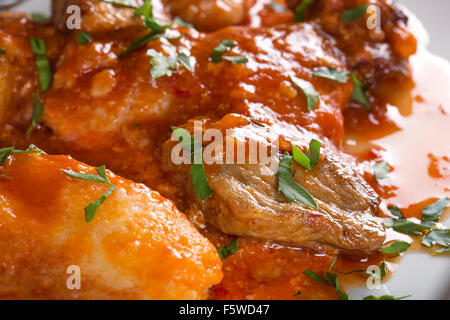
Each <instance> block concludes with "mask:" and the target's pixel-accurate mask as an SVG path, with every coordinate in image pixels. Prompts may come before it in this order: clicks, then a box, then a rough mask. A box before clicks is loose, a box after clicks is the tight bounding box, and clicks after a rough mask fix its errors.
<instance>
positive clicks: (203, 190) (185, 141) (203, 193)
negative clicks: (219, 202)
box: [172, 127, 212, 201]
mask: <svg viewBox="0 0 450 320" xmlns="http://www.w3.org/2000/svg"><path fill="white" fill-rule="evenodd" d="M172 131H173V132H174V133H175V135H176V137H177V140H178V142H179V144H180V145H181V147H182V148H183V149H185V150H186V151H188V152H190V153H191V160H192V162H193V163H192V165H191V169H190V172H189V173H190V175H191V180H192V183H193V185H194V192H195V194H196V195H197V196H199V197H200V199H201V200H202V201H205V200H206V199H208V198H210V197H211V196H212V190H211V187H210V186H209V183H208V177H207V176H206V171H205V165H204V164H203V146H202V144H201V143H200V142H199V141H197V140H195V138H194V137H193V136H191V135H190V134H189V133H188V132H187V131H186V130H184V129H181V128H177V127H172Z"/></svg>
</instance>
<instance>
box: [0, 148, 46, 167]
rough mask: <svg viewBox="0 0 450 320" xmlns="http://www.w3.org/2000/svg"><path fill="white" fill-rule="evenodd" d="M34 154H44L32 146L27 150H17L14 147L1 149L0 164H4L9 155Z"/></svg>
mask: <svg viewBox="0 0 450 320" xmlns="http://www.w3.org/2000/svg"><path fill="white" fill-rule="evenodd" d="M36 153H44V151H42V150H41V149H39V148H37V147H36V146H34V145H30V146H29V147H28V149H27V150H25V151H23V150H17V149H15V148H14V147H8V148H2V149H0V164H2V163H3V162H5V160H6V159H7V158H8V156H9V155H10V154H36Z"/></svg>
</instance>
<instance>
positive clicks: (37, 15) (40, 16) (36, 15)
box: [31, 12, 49, 22]
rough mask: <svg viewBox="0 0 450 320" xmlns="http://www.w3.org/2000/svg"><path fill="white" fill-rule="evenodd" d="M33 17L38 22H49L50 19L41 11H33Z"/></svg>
mask: <svg viewBox="0 0 450 320" xmlns="http://www.w3.org/2000/svg"><path fill="white" fill-rule="evenodd" d="M31 19H33V21H36V22H47V21H48V20H49V18H48V17H47V16H46V15H45V14H43V13H40V12H33V13H31Z"/></svg>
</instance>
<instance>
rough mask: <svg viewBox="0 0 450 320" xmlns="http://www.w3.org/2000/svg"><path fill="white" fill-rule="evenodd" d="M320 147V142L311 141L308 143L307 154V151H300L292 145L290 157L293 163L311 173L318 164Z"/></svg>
mask: <svg viewBox="0 0 450 320" xmlns="http://www.w3.org/2000/svg"><path fill="white" fill-rule="evenodd" d="M321 145H322V144H321V143H320V141H317V140H316V139H312V140H311V142H310V143H309V154H308V152H307V151H301V150H300V149H299V148H297V147H296V146H294V145H292V156H293V158H294V161H295V162H297V163H298V164H300V165H302V166H303V167H304V168H305V169H307V170H310V171H311V170H312V169H314V167H315V166H316V165H317V164H318V163H319V160H320V146H321Z"/></svg>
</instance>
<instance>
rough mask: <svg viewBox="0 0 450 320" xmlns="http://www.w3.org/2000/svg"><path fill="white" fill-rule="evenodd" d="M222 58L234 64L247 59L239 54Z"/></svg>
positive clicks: (242, 62) (244, 61)
mask: <svg viewBox="0 0 450 320" xmlns="http://www.w3.org/2000/svg"><path fill="white" fill-rule="evenodd" d="M223 59H224V60H227V61H230V62H232V63H234V64H244V63H247V62H248V59H247V58H246V57H241V56H224V57H223Z"/></svg>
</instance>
